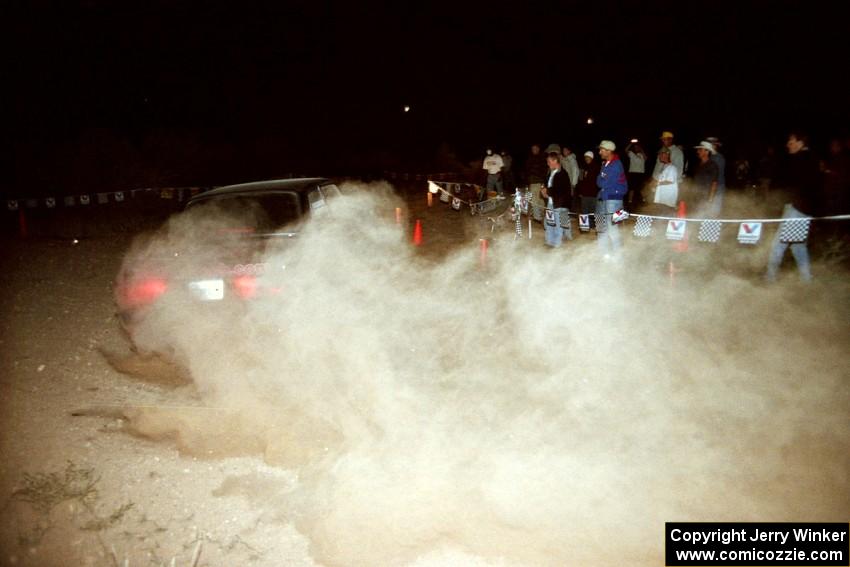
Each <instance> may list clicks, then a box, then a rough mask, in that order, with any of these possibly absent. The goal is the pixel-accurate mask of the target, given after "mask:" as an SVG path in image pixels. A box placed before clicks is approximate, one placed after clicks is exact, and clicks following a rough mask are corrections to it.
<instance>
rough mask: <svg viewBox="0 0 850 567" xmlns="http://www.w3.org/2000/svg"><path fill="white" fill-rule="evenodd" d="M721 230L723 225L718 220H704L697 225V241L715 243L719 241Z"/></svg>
mask: <svg viewBox="0 0 850 567" xmlns="http://www.w3.org/2000/svg"><path fill="white" fill-rule="evenodd" d="M722 228H723V223H722V222H720V221H719V220H704V221H702V222H701V223H700V225H699V235H698V236H697V240H699V241H700V242H717V241H718V240H720V229H722Z"/></svg>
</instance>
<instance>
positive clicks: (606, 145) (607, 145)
mask: <svg viewBox="0 0 850 567" xmlns="http://www.w3.org/2000/svg"><path fill="white" fill-rule="evenodd" d="M599 147H600V148H602V149H603V150H608V151H609V152H613V151H614V150H616V149H617V145H616V144H615V143H614V142H612V141H611V140H602V142H600V143H599Z"/></svg>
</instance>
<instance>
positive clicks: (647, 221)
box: [634, 217, 652, 238]
mask: <svg viewBox="0 0 850 567" xmlns="http://www.w3.org/2000/svg"><path fill="white" fill-rule="evenodd" d="M651 234H652V217H637V222H635V230H634V235H635V236H637V237H640V238H646V237H647V236H649V235H651Z"/></svg>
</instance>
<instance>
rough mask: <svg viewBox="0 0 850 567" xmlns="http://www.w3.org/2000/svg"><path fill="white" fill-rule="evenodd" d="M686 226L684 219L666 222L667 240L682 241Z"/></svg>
mask: <svg viewBox="0 0 850 567" xmlns="http://www.w3.org/2000/svg"><path fill="white" fill-rule="evenodd" d="M687 225H688V222H687V221H686V220H684V219H679V220H669V221H667V240H682V239H684V238H685V229H686V228H687Z"/></svg>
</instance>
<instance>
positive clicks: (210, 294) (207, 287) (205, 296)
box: [189, 280, 224, 301]
mask: <svg viewBox="0 0 850 567" xmlns="http://www.w3.org/2000/svg"><path fill="white" fill-rule="evenodd" d="M189 289H190V290H191V291H192V293H193V294H194V295H195V297H197V298H198V299H200V300H201V301H219V300H221V299H224V280H199V281H196V282H189Z"/></svg>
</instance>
